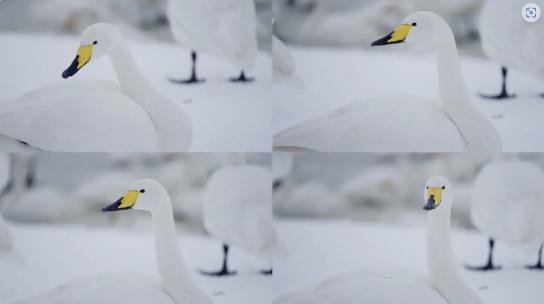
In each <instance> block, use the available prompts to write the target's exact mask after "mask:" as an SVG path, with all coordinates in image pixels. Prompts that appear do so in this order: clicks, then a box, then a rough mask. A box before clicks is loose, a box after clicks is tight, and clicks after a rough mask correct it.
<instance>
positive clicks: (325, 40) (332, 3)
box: [273, 0, 544, 152]
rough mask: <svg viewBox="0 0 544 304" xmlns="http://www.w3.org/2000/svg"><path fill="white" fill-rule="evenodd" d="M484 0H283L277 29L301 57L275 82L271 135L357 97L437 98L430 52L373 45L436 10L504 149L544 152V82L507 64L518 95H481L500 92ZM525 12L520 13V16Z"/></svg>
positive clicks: (511, 85) (476, 99) (276, 11)
mask: <svg viewBox="0 0 544 304" xmlns="http://www.w3.org/2000/svg"><path fill="white" fill-rule="evenodd" d="M483 2H484V1H481V0H460V1H448V0H444V1H438V0H402V1H401V0H398V1H397V0H278V1H276V2H274V3H275V4H276V5H275V6H274V17H275V23H274V32H275V33H276V35H278V36H279V37H280V38H281V39H283V40H284V41H286V42H287V43H288V44H289V46H290V48H291V50H292V51H293V54H294V57H295V61H296V65H297V66H296V70H297V72H296V75H295V77H292V78H289V79H286V78H283V77H278V79H279V81H277V82H275V86H274V120H273V131H274V133H277V132H280V131H282V130H284V129H286V128H288V127H290V126H292V125H293V124H296V123H298V122H301V121H303V120H306V119H310V118H313V117H316V116H319V115H320V114H324V113H327V112H329V111H331V110H334V109H336V108H339V107H341V106H343V105H346V104H349V103H352V102H354V101H359V100H364V99H366V98H372V97H378V96H386V95H387V96H402V95H408V96H422V97H428V98H433V99H436V100H437V99H438V83H437V74H436V67H435V60H434V55H433V53H431V52H429V51H428V50H422V49H421V48H418V49H417V50H416V49H415V48H410V47H409V45H393V46H387V47H379V48H378V47H375V48H371V47H370V44H371V42H372V41H375V40H376V39H378V38H381V37H383V36H384V35H385V34H387V33H390V32H391V31H392V29H393V28H394V27H395V26H396V25H397V24H398V23H399V22H401V21H402V20H403V19H404V17H406V16H407V15H409V14H410V13H411V12H414V11H417V10H429V11H433V12H435V13H438V14H439V15H440V16H442V17H443V18H444V19H445V20H447V21H448V23H449V25H450V27H451V28H452V30H453V32H454V34H455V37H456V41H457V45H458V48H459V53H460V60H461V68H462V71H463V74H464V77H465V80H466V83H467V85H468V88H469V90H470V91H471V92H473V101H474V102H475V104H476V106H477V107H478V108H479V109H480V110H481V111H482V112H483V113H484V114H485V115H486V116H487V117H488V118H489V119H490V120H491V122H492V123H493V124H494V125H495V127H496V128H497V130H498V131H499V133H500V135H501V137H502V140H503V147H504V151H515V152H540V151H544V134H543V133H542V132H539V129H540V127H541V126H542V120H541V116H542V115H541V113H543V112H544V102H542V101H543V99H542V98H541V97H539V94H541V93H542V92H544V86H543V85H542V84H543V83H544V81H543V80H542V79H541V78H537V77H536V76H534V75H531V74H528V73H526V72H524V71H521V70H516V69H513V68H512V69H510V70H509V71H510V74H509V78H508V88H509V90H510V91H511V92H512V93H516V94H517V95H518V97H517V98H515V99H508V100H503V101H501V102H496V101H490V100H486V99H482V98H480V97H479V94H480V93H482V94H497V93H498V92H499V90H500V85H501V75H500V65H499V64H498V63H496V62H492V61H490V60H489V59H488V58H486V57H485V55H484V53H483V51H482V48H481V45H480V40H479V38H478V22H479V21H478V18H479V12H480V8H481V5H482V4H483ZM520 18H521V16H520Z"/></svg>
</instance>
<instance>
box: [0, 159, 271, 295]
mask: <svg viewBox="0 0 544 304" xmlns="http://www.w3.org/2000/svg"><path fill="white" fill-rule="evenodd" d="M221 157H222V156H221V155H220V154H199V153H191V154H163V155H162V154H130V155H114V154H69V153H68V154H62V153H37V154H30V155H22V154H16V155H15V154H11V155H8V154H3V155H0V168H1V170H0V171H2V174H1V176H0V180H1V181H2V185H5V186H4V187H3V190H2V192H1V195H0V212H1V213H2V215H3V217H4V219H5V220H6V222H7V224H8V228H9V229H10V231H11V232H12V234H13V236H14V239H15V250H14V251H13V252H2V251H0V303H10V302H12V301H14V300H16V299H20V298H23V297H28V296H30V295H33V294H36V293H39V292H43V291H46V290H48V289H51V288H53V287H55V286H57V285H59V284H61V283H64V282H66V281H69V280H71V279H75V278H78V277H81V276H84V275H92V274H96V273H107V272H110V273H111V272H127V271H128V272H136V273H142V274H145V275H149V276H152V277H157V276H158V274H157V268H156V264H155V250H154V245H153V235H152V232H151V221H150V216H149V214H147V213H142V212H128V213H115V212H114V213H103V212H101V211H100V210H101V208H102V207H105V206H106V205H108V204H110V203H112V202H114V201H115V200H117V199H118V198H119V197H120V195H122V194H123V193H124V191H125V190H126V187H127V186H128V185H129V184H130V183H132V182H133V181H134V180H135V179H138V178H143V177H150V178H154V179H156V180H158V181H160V182H161V183H162V184H163V185H164V186H165V188H166V189H167V191H168V192H169V194H170V196H171V199H172V204H173V207H174V217H175V219H176V223H177V226H178V227H177V231H178V238H179V245H180V249H181V251H182V253H183V256H184V259H185V262H186V263H187V265H188V268H189V269H190V270H191V271H192V274H193V278H194V279H195V281H196V283H197V284H198V285H199V286H200V287H201V288H202V289H203V290H204V291H205V292H206V293H208V294H209V295H210V296H211V297H212V299H213V300H214V303H237V304H239V303H269V302H270V299H271V292H272V279H271V277H266V276H262V275H261V274H259V273H258V270H260V269H264V268H267V267H270V265H269V262H268V261H263V260H261V259H258V258H257V257H255V256H253V255H251V254H248V253H245V252H243V251H241V250H238V249H237V248H235V247H232V248H231V251H232V253H231V255H230V266H231V267H232V269H235V270H237V271H238V275H237V276H232V277H228V278H221V279H219V278H210V277H203V276H202V275H200V274H199V272H198V271H199V270H215V269H217V268H218V267H219V266H220V264H221V261H222V250H221V246H222V244H221V242H220V241H219V240H216V239H214V238H212V237H210V236H208V235H207V234H206V232H205V231H204V228H203V225H202V210H201V197H202V191H203V187H204V185H205V183H206V181H207V180H208V177H209V176H210V175H211V174H212V173H213V172H214V171H215V170H216V169H218V168H219V167H220V166H221V160H222V158H221ZM247 159H248V162H249V163H251V164H257V165H262V166H265V167H270V165H271V158H270V155H269V154H259V153H257V154H247ZM116 256H119V257H121V256H122V257H123V258H119V259H118V258H115V257H116ZM121 261H122V262H121Z"/></svg>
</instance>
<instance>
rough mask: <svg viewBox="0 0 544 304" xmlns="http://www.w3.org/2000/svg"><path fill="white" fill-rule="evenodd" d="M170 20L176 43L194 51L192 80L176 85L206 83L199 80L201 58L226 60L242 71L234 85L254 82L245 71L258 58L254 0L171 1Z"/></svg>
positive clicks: (176, 81)
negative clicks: (201, 56)
mask: <svg viewBox="0 0 544 304" xmlns="http://www.w3.org/2000/svg"><path fill="white" fill-rule="evenodd" d="M167 13H168V20H169V22H170V28H171V31H172V35H173V36H174V38H175V39H176V41H177V42H178V43H179V44H180V45H182V46H184V47H187V48H189V49H191V62H192V70H191V76H190V77H189V78H188V79H184V80H174V79H171V81H172V82H175V83H185V84H193V83H199V82H203V81H204V80H203V79H199V78H198V76H197V68H196V64H197V54H198V53H207V54H211V55H214V56H217V57H219V58H224V59H226V60H227V61H229V62H231V63H232V64H234V65H235V66H237V67H238V68H240V70H241V72H240V76H239V77H236V78H231V81H234V82H251V81H253V78H249V77H246V75H245V71H246V70H247V69H249V68H251V66H252V65H253V63H254V61H255V59H256V57H257V30H256V28H257V19H256V18H257V16H256V13H255V3H254V2H253V0H230V1H214V0H169V1H168V11H167Z"/></svg>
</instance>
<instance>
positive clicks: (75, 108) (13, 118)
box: [0, 23, 192, 152]
mask: <svg viewBox="0 0 544 304" xmlns="http://www.w3.org/2000/svg"><path fill="white" fill-rule="evenodd" d="M80 43H81V44H80V47H79V49H78V51H77V56H76V58H75V59H74V61H73V62H72V64H71V65H70V66H69V67H68V69H66V70H65V71H64V72H63V73H62V76H63V78H68V77H70V76H73V75H74V74H75V73H77V72H78V71H79V70H80V69H82V68H83V67H84V66H85V65H86V64H88V63H89V62H91V61H92V60H94V59H97V58H99V57H102V56H104V55H109V57H110V59H111V63H112V65H113V67H114V69H115V71H116V73H117V77H118V79H119V85H117V84H115V83H113V82H110V81H104V80H79V81H73V82H67V83H66V82H65V83H53V84H47V85H45V86H42V87H40V88H38V89H35V90H33V91H31V92H29V93H27V94H24V95H22V96H20V97H16V98H15V99H11V100H7V101H4V102H2V103H0V134H3V135H7V136H9V137H13V138H15V139H18V140H20V141H23V142H26V143H28V144H30V145H31V146H33V147H36V148H38V149H41V150H49V151H62V152H115V151H124V152H126V151H131V152H156V151H168V152H174V151H175V152H181V151H187V150H189V147H190V146H191V142H192V127H191V122H190V120H189V118H188V117H187V115H186V114H185V113H184V112H183V111H182V110H181V109H180V108H179V107H178V106H177V105H176V104H175V103H174V102H173V101H171V100H170V99H168V98H166V97H164V96H163V95H161V94H160V93H159V92H158V91H157V90H156V89H155V88H154V87H153V86H152V84H151V83H150V82H149V81H148V79H147V78H146V77H145V76H144V74H143V73H142V72H141V70H140V69H139V67H138V66H137V64H136V61H135V59H134V57H133V56H132V54H131V53H130V50H129V49H128V46H127V44H126V42H125V41H124V39H123V36H122V34H121V32H120V31H119V29H117V28H116V27H115V26H113V25H110V24H106V23H97V24H94V25H91V26H89V27H88V28H87V29H86V30H85V31H84V32H83V34H82V35H81V42H80Z"/></svg>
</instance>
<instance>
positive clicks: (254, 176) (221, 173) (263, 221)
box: [202, 153, 276, 276]
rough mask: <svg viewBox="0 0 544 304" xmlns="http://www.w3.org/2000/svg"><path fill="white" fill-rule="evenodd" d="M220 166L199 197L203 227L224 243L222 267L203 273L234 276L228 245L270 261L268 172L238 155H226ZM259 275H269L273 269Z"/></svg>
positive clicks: (272, 238)
mask: <svg viewBox="0 0 544 304" xmlns="http://www.w3.org/2000/svg"><path fill="white" fill-rule="evenodd" d="M223 163H224V167H223V168H221V169H219V170H217V171H216V172H214V174H213V175H212V176H211V177H210V179H209V180H208V183H207V184H206V187H205V190H204V194H203V198H202V207H203V214H204V227H205V228H206V231H208V232H209V233H210V234H211V235H212V236H214V237H216V238H218V239H220V240H221V241H222V242H223V265H222V268H221V269H220V270H219V271H215V272H209V271H202V273H203V274H205V275H213V276H226V275H235V274H236V272H235V271H230V270H229V268H228V254H229V248H230V245H235V246H237V247H239V248H242V249H244V250H246V251H248V252H251V253H254V254H255V255H257V256H259V257H265V258H269V259H271V258H272V255H273V254H274V251H275V249H276V231H275V229H274V224H273V220H272V176H271V173H270V172H269V170H267V169H265V168H263V167H261V166H254V165H247V164H245V157H244V156H243V155H242V154H238V153H229V154H226V155H225V156H224V160H223ZM261 273H262V274H265V275H271V274H272V270H263V271H261Z"/></svg>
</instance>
